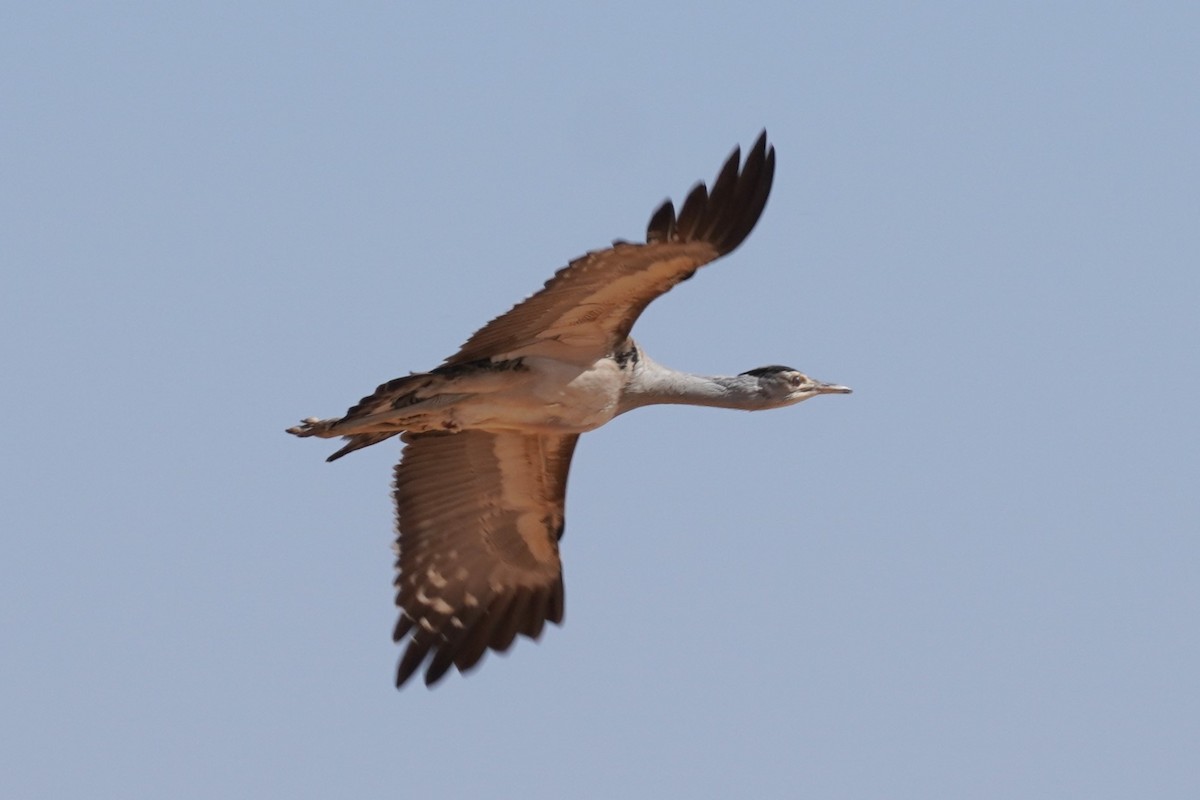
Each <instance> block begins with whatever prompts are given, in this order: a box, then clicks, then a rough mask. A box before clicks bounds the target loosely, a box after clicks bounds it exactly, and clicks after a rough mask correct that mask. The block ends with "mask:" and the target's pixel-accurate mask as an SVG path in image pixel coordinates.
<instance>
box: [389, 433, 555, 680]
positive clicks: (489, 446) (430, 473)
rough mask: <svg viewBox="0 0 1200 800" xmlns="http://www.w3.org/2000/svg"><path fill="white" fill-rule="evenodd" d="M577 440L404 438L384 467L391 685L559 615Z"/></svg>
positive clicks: (439, 671)
mask: <svg viewBox="0 0 1200 800" xmlns="http://www.w3.org/2000/svg"><path fill="white" fill-rule="evenodd" d="M578 438H579V437H578V435H577V434H570V435H561V436H556V435H549V436H547V435H537V436H535V435H523V434H519V433H489V432H485V431H477V430H467V431H461V432H459V433H453V434H445V433H422V434H405V435H404V440H405V441H406V442H407V445H406V447H405V448H404V455H403V457H402V458H401V460H400V463H399V464H398V465H397V466H396V481H395V499H396V525H397V529H398V531H399V536H398V538H397V543H396V544H397V559H396V569H397V575H396V605H398V606H399V607H400V610H401V613H400V619H399V621H398V622H397V623H396V631H395V640H396V641H397V642H399V641H401V640H402V639H403V638H404V637H405V636H408V637H409V641H408V647H407V649H406V650H405V652H404V655H403V657H402V658H401V660H400V666H399V668H398V670H397V673H396V685H397V686H399V685H401V684H403V683H404V682H405V681H406V680H408V678H409V676H411V675H412V674H413V673H414V672H415V671H416V670H417V669H418V668H419V667H420V666H421V664H422V662H423V661H425V658H426V656H427V655H429V654H430V653H432V654H433V657H432V659H431V660H430V663H429V668H428V669H427V670H426V672H425V683H426V684H427V685H432V684H433V683H434V682H436V681H437V680H438V679H439V678H441V677H442V675H444V674H445V672H446V670H448V669H449V668H450V666H451V665H453V666H455V667H457V668H458V669H459V671H464V670H467V669H468V668H470V667H472V666H473V665H475V664H476V663H477V662H478V661H479V659H480V658H482V657H483V654H484V652H485V651H486V650H487V649H488V648H491V649H492V650H496V651H504V650H507V649H508V647H509V645H511V644H512V642H513V639H514V638H516V635H517V634H518V633H520V634H524V635H525V636H528V637H530V638H531V639H536V638H537V637H538V636H539V635H540V634H541V632H542V626H543V624H544V623H545V622H546V620H549V621H550V622H554V623H558V622H561V621H562V616H563V580H562V565H561V563H560V561H559V558H558V539H559V538H560V537H561V536H562V532H563V498H564V496H565V494H566V485H567V471H568V469H569V468H570V465H571V454H572V452H573V451H574V450H575V441H576V439H578Z"/></svg>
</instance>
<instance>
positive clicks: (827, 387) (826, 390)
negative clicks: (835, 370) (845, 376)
mask: <svg viewBox="0 0 1200 800" xmlns="http://www.w3.org/2000/svg"><path fill="white" fill-rule="evenodd" d="M852 391H853V389H851V388H850V387H849V386H839V385H838V384H836V383H818V384H817V394H850V393H851V392H852Z"/></svg>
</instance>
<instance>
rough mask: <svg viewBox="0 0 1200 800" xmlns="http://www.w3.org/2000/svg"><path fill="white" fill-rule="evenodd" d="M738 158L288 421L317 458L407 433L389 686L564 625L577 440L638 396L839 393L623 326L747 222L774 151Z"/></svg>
mask: <svg viewBox="0 0 1200 800" xmlns="http://www.w3.org/2000/svg"><path fill="white" fill-rule="evenodd" d="M739 157H740V154H739V152H738V151H736V150H735V151H734V154H733V155H732V156H731V157H730V159H729V160H728V161H727V162H726V163H725V166H724V167H723V169H722V170H721V173H720V174H719V175H718V178H717V180H716V182H715V183H714V185H713V189H712V192H711V194H709V193H708V191H707V190H706V189H705V187H704V185H703V184H699V185H698V186H697V187H696V188H695V189H693V190H692V192H691V194H689V196H688V199H687V201H686V202H685V204H684V206H683V208H682V210H681V211H680V214H679V217H678V219H676V217H675V209H674V206H672V205H671V203H669V202H668V203H665V204H664V205H663V206H662V207H661V208H660V209H659V210H658V212H656V213H655V214H654V216H653V217H652V218H651V220H650V225H649V228H648V230H647V241H646V244H631V243H627V242H620V243H617V244H614V245H613V246H612V247H610V248H608V249H605V250H599V251H595V252H592V253H589V254H587V255H586V256H583V257H581V258H579V259H576V260H575V261H573V262H571V264H569V265H568V266H567V267H565V268H563V269H562V270H559V272H558V273H556V274H555V276H554V277H553V278H551V279H550V280H549V281H548V282H547V283H546V286H545V287H544V288H543V289H542V291H540V292H538V293H537V294H535V295H533V296H532V297H530V298H529V299H527V300H525V301H524V302H522V303H520V304H518V305H517V306H516V307H514V308H513V309H512V310H511V311H509V312H508V313H506V314H504V315H502V316H500V317H497V318H496V319H495V320H493V321H492V322H490V323H489V324H488V325H486V326H484V327H483V328H482V329H480V330H479V331H478V332H477V333H475V335H474V336H472V337H471V338H470V339H469V340H468V341H467V343H466V344H464V345H463V347H462V348H461V349H460V350H459V352H458V353H456V354H455V355H453V356H451V357H450V358H448V359H446V361H445V362H444V363H443V364H442V365H441V366H439V367H437V368H435V369H433V370H430V371H429V372H423V373H413V374H411V375H408V376H405V377H403V378H397V379H395V380H392V381H388V382H387V383H385V384H383V385H381V386H380V387H379V388H377V389H376V390H375V392H374V393H373V394H371V395H369V396H367V397H365V398H363V399H362V400H361V401H359V403H358V404H357V405H355V406H354V407H353V408H351V409H350V410H349V411H348V412H347V413H346V415H345V416H344V417H340V418H335V419H327V420H318V419H314V418H309V419H307V420H305V421H304V422H303V423H302V424H301V425H299V426H297V427H295V428H290V429H289V432H290V433H293V434H295V435H297V436H318V437H322V438H330V437H339V436H340V437H344V438H345V439H346V441H347V444H346V445H345V446H344V447H343V448H342V449H341V450H339V451H337V452H336V453H334V454H333V455H332V456H330V457H329V460H331V461H332V460H334V459H336V458H339V457H341V456H343V455H345V454H346V453H349V452H352V451H354V450H357V449H360V448H362V447H367V446H369V445H373V444H376V443H378V442H381V441H384V440H385V439H388V438H391V437H392V436H396V435H400V436H401V437H402V439H403V441H404V442H405V444H406V446H405V448H404V454H403V457H402V458H401V461H400V463H399V465H397V467H396V476H395V499H396V505H397V528H398V531H399V536H398V540H397V552H398V558H397V562H396V566H397V573H398V574H397V578H396V586H397V596H396V603H397V605H398V606H399V607H400V609H401V615H400V619H399V621H398V623H397V625H396V630H395V639H396V641H401V640H402V639H403V638H404V637H406V636H408V637H409V643H408V647H407V649H406V651H405V653H404V656H403V658H402V659H401V662H400V667H399V670H398V673H397V684H398V685H400V684H403V683H404V681H406V680H407V679H408V678H409V677H410V676H411V675H412V673H413V672H414V671H416V670H417V669H418V668H419V667H420V666H421V664H422V663H423V662H424V661H425V660H426V658H427V657H428V656H430V654H432V658H430V662H429V666H428V668H427V670H426V673H425V681H426V683H428V684H432V683H433V682H435V681H437V680H438V679H439V678H441V676H442V675H443V674H444V673H445V672H446V670H448V669H449V667H450V666H452V665H453V666H456V667H457V668H458V669H459V670H466V669H468V668H470V667H472V666H474V665H475V664H476V663H477V662H478V661H479V659H480V658H481V657H482V656H483V654H484V652H485V651H486V650H487V649H493V650H498V651H503V650H506V649H507V648H508V647H509V645H511V644H512V641H513V639H514V638H515V637H516V635H517V634H524V635H526V636H529V637H531V638H537V636H538V635H540V633H541V630H542V626H543V624H544V622H545V621H546V620H549V621H551V622H555V623H557V622H560V621H561V620H562V614H563V589H562V570H561V564H560V561H559V555H558V540H559V538H561V536H562V532H563V516H564V515H563V504H564V498H565V493H566V480H567V471H568V469H569V467H570V461H571V456H572V454H573V452H574V449H575V443H576V440H577V439H578V437H579V434H581V433H585V432H587V431H590V430H594V429H595V428H598V427H600V426H601V425H604V424H605V423H606V422H608V421H610V420H611V419H612V418H613V417H615V416H617V415H618V414H621V413H624V412H626V411H630V410H632V409H634V408H638V407H640V406H644V405H651V404H658V403H680V404H688V405H704V406H715V407H721V408H739V409H745V410H760V409H766V408H778V407H782V406H786V405H792V404H794V403H798V402H800V401H802V400H805V399H807V398H809V397H813V396H815V395H817V394H829V393H847V392H849V391H850V390H849V389H847V388H845V387H843V386H837V385H834V384H824V383H821V382H819V381H815V380H812V379H810V378H808V377H807V376H805V375H803V374H802V373H800V372H798V371H796V370H793V369H791V368H788V367H780V366H771V367H760V368H758V369H754V370H750V371H748V372H744V373H741V374H739V375H735V376H702V375H692V374H689V373H682V372H677V371H675V370H671V369H668V368H666V367H663V366H661V365H659V364H657V363H655V362H654V361H653V360H651V359H650V358H648V357H647V356H646V354H645V353H644V352H643V351H642V349H641V348H640V347H639V346H638V345H637V343H636V342H634V340H633V339H632V338H630V337H629V331H630V329H631V328H632V326H633V323H634V322H635V321H636V319H637V317H638V315H639V314H640V313H641V312H642V310H644V309H645V307H646V306H647V305H648V304H649V303H650V301H652V300H653V299H654V298H655V297H658V296H659V295H661V294H663V293H664V292H666V291H668V290H669V289H671V288H672V287H673V286H675V285H676V284H678V283H679V282H681V281H683V280H686V279H687V278H689V277H691V276H692V274H693V273H694V272H695V270H696V269H697V268H699V267H700V266H702V265H703V264H705V263H708V262H709V261H712V260H714V259H716V258H718V257H720V256H721V255H724V254H726V253H728V252H730V251H732V250H733V249H734V248H736V247H737V246H738V245H739V244H740V243H741V242H742V240H744V239H745V237H746V236H747V235H748V234H749V233H750V230H751V229H752V228H753V227H754V224H755V223H756V222H757V220H758V217H759V215H760V214H761V212H762V209H763V206H764V205H765V204H766V200H767V195H768V193H769V191H770V187H771V179H772V176H773V174H774V165H775V153H774V149H773V148H772V149H768V148H767V145H766V134H765V133H764V134H763V135H762V136H761V137H759V139H758V141H757V142H756V144H755V146H754V148H753V149H752V150H751V152H750V154H749V155H748V156H747V158H746V162H745V165H744V166H742V168H741V169H739Z"/></svg>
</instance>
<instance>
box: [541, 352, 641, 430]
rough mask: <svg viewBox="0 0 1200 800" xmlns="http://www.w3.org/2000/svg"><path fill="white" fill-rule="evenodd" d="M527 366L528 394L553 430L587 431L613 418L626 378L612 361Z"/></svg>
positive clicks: (550, 363) (550, 362)
mask: <svg viewBox="0 0 1200 800" xmlns="http://www.w3.org/2000/svg"><path fill="white" fill-rule="evenodd" d="M530 362H532V363H530ZM526 363H527V365H528V366H529V367H530V372H531V377H532V381H531V385H530V390H531V393H532V394H533V395H534V397H535V398H536V399H537V401H539V402H540V403H541V404H542V406H543V410H544V413H545V415H546V421H547V422H548V423H549V424H550V425H551V426H552V427H554V428H556V429H559V430H561V429H569V430H573V431H580V432H582V431H589V430H592V429H593V428H598V427H600V426H601V425H603V424H604V423H606V422H608V421H609V420H610V419H612V418H613V417H614V416H616V413H617V405H618V403H619V401H620V399H621V389H622V387H623V386H624V384H625V380H626V376H625V374H624V372H623V371H622V370H621V369H620V367H619V366H618V365H617V363H616V362H615V361H613V360H612V359H610V358H605V359H601V360H600V361H597V362H596V363H594V364H592V365H589V366H587V367H580V366H579V365H577V364H568V363H566V362H562V361H556V360H553V359H529V360H527V361H526Z"/></svg>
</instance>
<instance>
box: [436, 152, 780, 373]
mask: <svg viewBox="0 0 1200 800" xmlns="http://www.w3.org/2000/svg"><path fill="white" fill-rule="evenodd" d="M740 159H741V153H740V150H738V149H734V151H733V154H732V155H730V157H729V159H728V160H727V161H726V162H725V165H724V167H722V168H721V171H720V173H719V174H718V175H717V179H716V181H715V182H714V183H713V188H712V191H711V192H709V191H708V190H707V189H706V188H705V186H704V184H703V183H699V184H697V185H696V186H695V188H693V189H692V191H691V193H690V194H689V195H688V197H687V200H685V201H684V204H683V207H682V209H681V210H680V212H679V216H678V218H677V217H676V215H675V207H674V206H673V205H672V204H671V202H670V201H669V200H668V201H667V202H666V203H664V204H663V205H662V206H661V207H660V208H659V209H658V211H656V212H655V214H654V216H653V217H651V219H650V224H649V225H648V226H647V230H646V244H631V243H627V242H619V243H617V244H614V245H613V246H612V247H610V248H608V249H606V250H597V251H595V252H592V253H588V254H587V255H585V256H583V257H581V258H577V259H575V260H574V261H572V262H571V263H570V264H569V265H568V266H566V267H564V268H563V269H561V270H559V271H558V272H557V273H555V275H554V277H553V278H551V279H550V280H549V281H547V282H546V285H545V286H544V287H543V288H542V290H541V291H540V292H538V293H537V294H535V295H533V296H532V297H530V298H529V299H527V300H525V301H524V302H522V303H519V304H517V305H516V306H515V307H513V308H512V310H510V311H509V312H508V313H506V314H503V315H501V316H499V317H497V318H496V319H494V320H492V321H491V322H489V323H488V324H487V325H485V326H484V327H483V328H481V329H480V330H479V331H478V332H476V333H475V335H474V336H472V337H471V338H470V339H469V340H467V342H466V344H464V345H463V346H462V349H460V350H459V351H458V352H457V353H455V354H454V355H453V356H451V357H450V358H448V359H447V360H446V363H447V364H461V363H466V362H470V361H475V360H478V359H482V358H491V357H504V358H511V357H515V356H522V355H542V356H548V357H552V358H558V359H562V360H564V361H569V362H573V363H580V364H587V363H591V362H593V361H595V360H596V359H598V358H602V357H604V356H606V355H608V354H609V353H611V352H613V350H614V349H615V348H616V347H617V346H618V345H620V344H621V343H622V342H624V341H625V338H626V337H627V336H628V335H629V331H630V329H631V328H632V327H633V323H634V322H636V321H637V318H638V316H639V315H640V314H641V313H642V311H643V310H644V309H645V308H646V306H647V305H649V304H650V302H651V301H652V300H654V298H656V297H658V296H659V295H662V294H664V293H665V292H667V291H669V290H670V289H671V288H672V287H673V286H675V285H676V284H678V283H679V282H680V281H684V280H687V279H688V278H690V277H691V276H692V274H693V273H694V272H695V271H696V270H697V269H698V268H700V267H701V266H703V265H704V264H707V263H708V262H710V261H713V260H715V259H717V258H719V257H721V256H723V255H725V254H726V253H729V252H732V251H733V250H734V248H736V247H737V246H738V245H740V244H741V243H742V241H743V240H744V239H745V238H746V236H748V235H749V234H750V231H751V230H752V229H753V228H754V225H755V223H757V222H758V218H759V216H760V215H761V214H762V210H763V208H764V207H765V206H766V203H767V195H768V194H770V191H771V180H772V178H773V177H774V175H775V148H774V147H768V146H767V134H766V131H763V133H762V134H761V135H760V136H759V137H758V141H756V142H755V144H754V147H753V148H751V150H750V153H749V155H747V156H746V162H745V164H744V165H742V166H741V168H740V169H739V161H740Z"/></svg>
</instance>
